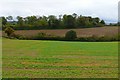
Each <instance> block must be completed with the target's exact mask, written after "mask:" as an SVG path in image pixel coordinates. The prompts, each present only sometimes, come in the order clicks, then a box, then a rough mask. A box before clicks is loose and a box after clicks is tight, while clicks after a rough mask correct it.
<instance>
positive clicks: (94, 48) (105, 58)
mask: <svg viewBox="0 0 120 80" xmlns="http://www.w3.org/2000/svg"><path fill="white" fill-rule="evenodd" d="M117 73H118V43H117V42H64V41H63V42H59V41H37V40H36V41H32V40H10V39H3V78H117V77H118V74H117Z"/></svg>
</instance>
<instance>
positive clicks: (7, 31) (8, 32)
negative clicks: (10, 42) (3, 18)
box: [4, 27, 14, 37]
mask: <svg viewBox="0 0 120 80" xmlns="http://www.w3.org/2000/svg"><path fill="white" fill-rule="evenodd" d="M4 31H5V33H6V34H7V36H8V37H10V35H12V34H13V33H14V30H13V29H12V28H11V27H7V28H6V29H5V30H4Z"/></svg>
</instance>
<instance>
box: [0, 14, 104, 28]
mask: <svg viewBox="0 0 120 80" xmlns="http://www.w3.org/2000/svg"><path fill="white" fill-rule="evenodd" d="M1 18H2V29H5V28H6V27H12V28H13V29H15V30H29V29H72V28H92V27H102V26H104V25H105V21H104V20H101V19H100V18H99V17H95V18H92V17H91V16H82V15H77V14H76V13H74V14H72V15H67V14H64V15H59V17H56V16H55V15H49V16H27V17H21V16H17V17H16V19H17V20H14V19H13V17H12V16H8V17H4V16H3V17H1Z"/></svg>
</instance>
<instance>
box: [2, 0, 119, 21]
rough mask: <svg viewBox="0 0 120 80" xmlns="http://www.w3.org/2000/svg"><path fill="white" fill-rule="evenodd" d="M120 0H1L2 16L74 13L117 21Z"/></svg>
mask: <svg viewBox="0 0 120 80" xmlns="http://www.w3.org/2000/svg"><path fill="white" fill-rule="evenodd" d="M118 1H119V0H0V16H8V15H12V16H18V15H19V16H29V15H51V14H54V15H59V14H72V13H74V12H75V13H77V14H78V15H89V16H93V17H96V16H98V17H100V18H101V19H104V20H106V21H107V22H117V20H118Z"/></svg>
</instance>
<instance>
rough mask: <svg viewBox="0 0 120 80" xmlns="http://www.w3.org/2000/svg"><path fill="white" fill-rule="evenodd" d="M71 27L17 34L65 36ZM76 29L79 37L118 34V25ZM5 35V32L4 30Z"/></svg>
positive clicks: (18, 32) (26, 31) (17, 31)
mask: <svg viewBox="0 0 120 80" xmlns="http://www.w3.org/2000/svg"><path fill="white" fill-rule="evenodd" d="M69 30H71V29H59V30H16V31H15V34H18V35H23V36H27V37H31V36H35V35H37V34H38V33H41V32H42V33H46V34H48V35H54V36H60V37H63V36H65V33H66V32H67V31H69ZM72 30H74V31H76V33H77V36H78V37H89V36H92V35H96V36H116V35H117V34H118V27H114V26H113V27H109V26H106V27H98V28H81V29H72ZM3 36H5V33H4V32H3Z"/></svg>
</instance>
